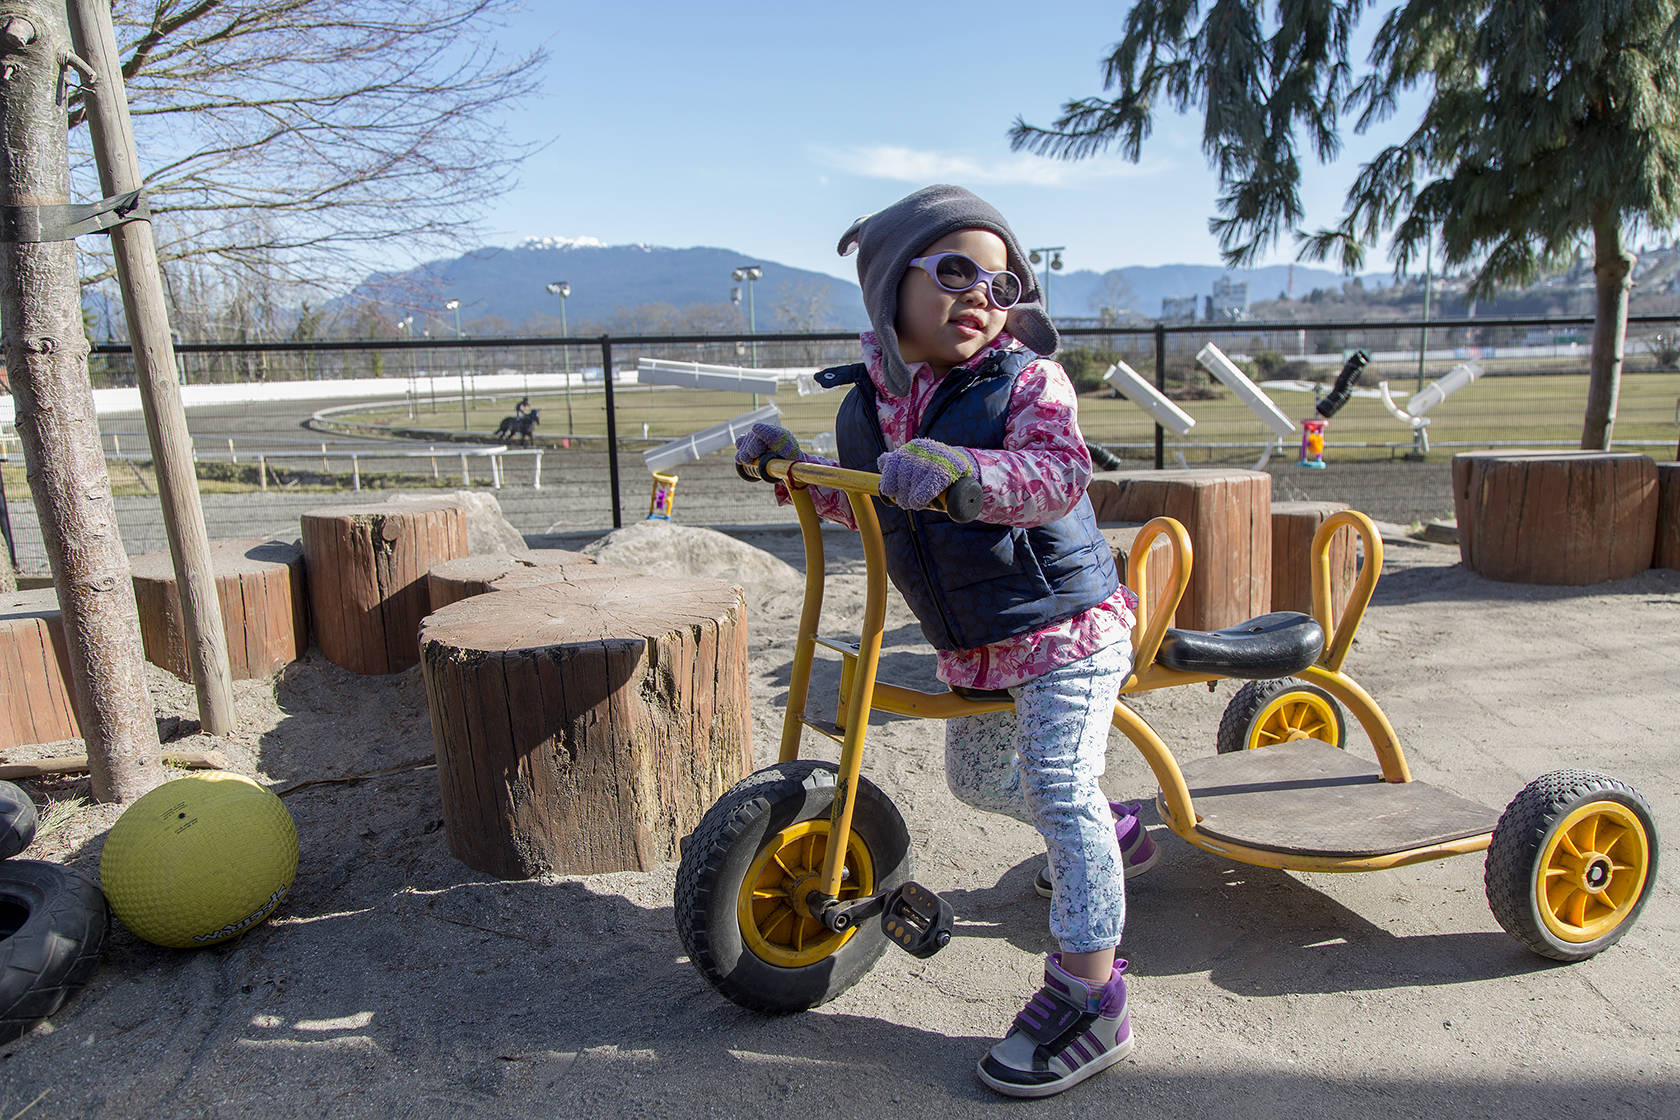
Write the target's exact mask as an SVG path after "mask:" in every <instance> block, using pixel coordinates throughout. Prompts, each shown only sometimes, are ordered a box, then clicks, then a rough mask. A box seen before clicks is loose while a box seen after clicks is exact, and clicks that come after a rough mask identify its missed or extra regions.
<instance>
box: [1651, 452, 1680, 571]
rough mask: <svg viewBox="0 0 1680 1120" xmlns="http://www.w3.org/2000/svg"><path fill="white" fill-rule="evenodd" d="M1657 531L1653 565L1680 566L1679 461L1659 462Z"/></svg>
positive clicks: (1663, 566)
mask: <svg viewBox="0 0 1680 1120" xmlns="http://www.w3.org/2000/svg"><path fill="white" fill-rule="evenodd" d="M1656 535H1657V539H1656V546H1655V548H1653V550H1652V553H1651V567H1653V568H1680V462H1677V463H1658V464H1657V534H1656Z"/></svg>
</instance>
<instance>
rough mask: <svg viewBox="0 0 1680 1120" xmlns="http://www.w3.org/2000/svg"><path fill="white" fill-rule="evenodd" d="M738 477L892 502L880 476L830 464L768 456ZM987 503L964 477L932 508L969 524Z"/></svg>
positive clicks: (738, 469) (741, 468)
mask: <svg viewBox="0 0 1680 1120" xmlns="http://www.w3.org/2000/svg"><path fill="white" fill-rule="evenodd" d="M735 473H736V474H738V475H740V476H741V477H742V478H744V479H746V480H747V481H748V482H781V481H785V482H787V483H788V484H789V485H791V486H828V487H832V488H834V489H836V490H848V491H851V492H852V493H854V494H868V495H870V496H872V497H876V498H880V499H881V500H882V501H884V502H891V501H892V499H891V498H887V497H884V496H883V495H882V494H881V476H880V475H878V474H875V473H874V472H873V471H854V470H848V469H847V468H845V467H832V466H829V465H828V464H827V463H806V462H800V461H797V460H794V459H777V458H775V457H773V456H770V455H766V456H765V457H764V458H762V459H760V460H759V461H758V462H756V463H736V464H735ZM984 499H985V495H984V493H983V492H982V491H981V489H980V480H979V479H977V478H975V477H974V476H973V475H971V474H965V475H963V476H962V477H961V478H959V479H957V481H955V482H953V483H952V484H951V487H950V489H948V490H946V491H945V493H944V494H942V495H941V496H940V497H939V499H938V500H937V501H936V502H935V503H934V505H933V506H932V507H931V508H933V509H937V510H940V511H941V512H943V513H944V514H945V515H946V516H948V517H949V518H950V519H951V520H952V521H956V522H959V523H966V522H969V521H973V520H974V519H975V518H976V517H979V516H980V505H981V502H982V501H984Z"/></svg>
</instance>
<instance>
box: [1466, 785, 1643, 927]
mask: <svg viewBox="0 0 1680 1120" xmlns="http://www.w3.org/2000/svg"><path fill="white" fill-rule="evenodd" d="M1656 878H1657V826H1656V822H1655V821H1654V820H1653V819H1652V816H1651V806H1650V805H1649V804H1647V803H1646V801H1645V799H1644V798H1643V797H1641V796H1640V795H1639V792H1638V791H1637V790H1635V789H1633V787H1631V786H1628V785H1626V784H1624V783H1622V782H1619V781H1617V780H1616V779H1614V778H1608V777H1605V776H1604V775H1603V774H1594V773H1591V772H1588V771H1585V770H1554V771H1552V772H1551V773H1549V774H1543V775H1541V776H1540V777H1538V778H1536V779H1534V781H1532V782H1530V783H1529V784H1528V785H1527V786H1526V787H1524V788H1523V791H1522V792H1521V793H1519V794H1517V796H1516V797H1515V798H1513V799H1512V801H1511V804H1510V805H1509V806H1507V807H1506V809H1505V812H1504V814H1503V815H1502V816H1501V817H1500V818H1499V824H1498V825H1497V826H1495V827H1494V830H1493V840H1492V842H1491V843H1490V844H1489V845H1488V853H1487V871H1486V874H1485V877H1484V884H1485V886H1486V889H1487V900H1488V906H1489V907H1490V908H1491V909H1492V910H1493V916H1494V917H1495V918H1497V919H1498V920H1499V924H1500V925H1502V926H1504V927H1505V931H1506V932H1507V933H1509V934H1510V935H1511V936H1512V937H1515V938H1516V939H1517V940H1518V941H1520V942H1522V943H1523V944H1524V945H1526V946H1528V948H1530V949H1532V950H1533V951H1534V952H1536V953H1539V954H1540V955H1541V956H1543V957H1550V958H1551V959H1553V960H1559V961H1578V960H1585V959H1586V958H1587V957H1590V956H1593V955H1594V954H1596V953H1599V952H1602V951H1603V950H1605V949H1608V948H1609V947H1610V946H1611V945H1614V944H1615V943H1616V942H1617V941H1619V940H1620V939H1621V937H1622V935H1623V934H1624V933H1626V932H1627V931H1628V930H1629V929H1630V928H1632V926H1633V923H1634V921H1635V920H1636V919H1637V918H1638V917H1639V912H1640V911H1641V910H1642V909H1644V907H1645V900H1646V898H1648V897H1649V896H1650V893H1651V885H1652V884H1653V883H1655V882H1656Z"/></svg>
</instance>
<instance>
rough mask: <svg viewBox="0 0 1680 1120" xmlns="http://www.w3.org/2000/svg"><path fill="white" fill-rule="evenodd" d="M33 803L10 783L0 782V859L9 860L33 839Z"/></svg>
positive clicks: (34, 823)
mask: <svg viewBox="0 0 1680 1120" xmlns="http://www.w3.org/2000/svg"><path fill="white" fill-rule="evenodd" d="M37 823H38V822H37V819H36V816H35V802H34V801H32V800H30V797H29V795H28V794H27V793H25V792H23V790H21V789H19V788H18V787H17V786H16V785H14V784H13V783H11V782H0V859H11V858H12V857H13V856H15V855H17V854H18V853H19V852H21V851H23V850H24V849H25V848H27V847H29V842H30V841H31V840H34V839H35V825H36V824H37Z"/></svg>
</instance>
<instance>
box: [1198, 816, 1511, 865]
mask: <svg viewBox="0 0 1680 1120" xmlns="http://www.w3.org/2000/svg"><path fill="white" fill-rule="evenodd" d="M1167 823H1168V824H1169V825H1171V826H1172V830H1173V831H1174V832H1176V833H1178V834H1179V835H1180V836H1182V837H1183V838H1184V840H1185V841H1186V842H1187V843H1190V844H1194V845H1195V846H1196V847H1198V848H1200V849H1202V850H1203V851H1204V852H1212V853H1214V854H1215V855H1221V856H1228V857H1229V858H1231V859H1234V860H1238V861H1239V862H1242V863H1248V864H1253V865H1254V866H1256V867H1274V868H1277V869H1279V870H1282V871H1327V872H1353V871H1383V870H1386V869H1388V868H1390V867H1405V866H1407V865H1408V864H1413V863H1428V862H1429V861H1430V860H1436V859H1446V858H1447V857H1448V856H1460V855H1464V854H1465V853H1467V852H1482V851H1486V850H1487V846H1488V845H1489V844H1490V843H1492V842H1493V833H1491V832H1481V833H1477V834H1476V835H1475V836H1466V837H1464V838H1463V839H1462V840H1449V841H1447V842H1445V843H1442V844H1431V845H1429V846H1428V847H1424V848H1411V849H1408V850H1406V851H1404V852H1389V853H1387V854H1386V855H1380V856H1364V857H1356V856H1310V855H1300V854H1293V853H1290V852H1274V851H1271V850H1270V849H1267V848H1254V847H1250V846H1249V845H1247V844H1234V843H1232V842H1231V841H1229V840H1217V839H1215V838H1213V837H1211V836H1208V835H1206V834H1204V833H1201V832H1198V831H1196V829H1195V828H1194V827H1191V828H1188V829H1184V828H1180V827H1178V824H1177V822H1175V821H1168V822H1167Z"/></svg>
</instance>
